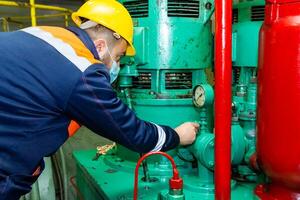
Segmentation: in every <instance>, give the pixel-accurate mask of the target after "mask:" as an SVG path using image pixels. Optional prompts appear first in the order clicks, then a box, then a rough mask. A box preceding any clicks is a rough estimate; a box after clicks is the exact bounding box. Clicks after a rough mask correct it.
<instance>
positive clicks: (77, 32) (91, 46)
mask: <svg viewBox="0 0 300 200" xmlns="http://www.w3.org/2000/svg"><path fill="white" fill-rule="evenodd" d="M67 30H69V31H71V32H72V33H74V34H75V35H76V36H77V37H78V38H79V39H80V40H81V41H82V42H83V44H84V45H85V46H86V47H87V48H88V49H89V50H90V51H91V53H92V54H93V56H94V58H95V59H97V60H100V58H99V55H98V52H97V49H96V47H95V45H94V42H93V41H92V39H91V38H90V36H89V35H88V34H87V32H85V31H84V30H82V29H80V28H78V27H73V26H70V27H67Z"/></svg>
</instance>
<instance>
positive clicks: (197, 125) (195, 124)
mask: <svg viewBox="0 0 300 200" xmlns="http://www.w3.org/2000/svg"><path fill="white" fill-rule="evenodd" d="M191 124H192V125H193V126H194V127H195V128H196V129H199V127H200V124H198V123H196V122H191Z"/></svg>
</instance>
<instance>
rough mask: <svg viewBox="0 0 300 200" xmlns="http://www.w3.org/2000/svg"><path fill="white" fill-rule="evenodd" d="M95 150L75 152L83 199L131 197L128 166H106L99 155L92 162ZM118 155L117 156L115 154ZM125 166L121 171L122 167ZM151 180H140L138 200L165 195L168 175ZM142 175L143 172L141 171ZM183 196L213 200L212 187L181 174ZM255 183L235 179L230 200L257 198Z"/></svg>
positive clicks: (79, 185) (187, 198)
mask: <svg viewBox="0 0 300 200" xmlns="http://www.w3.org/2000/svg"><path fill="white" fill-rule="evenodd" d="M95 153H96V151H95V150H88V151H78V152H75V153H74V157H75V160H76V165H77V176H76V178H77V185H78V187H79V189H80V193H81V194H82V196H83V197H84V199H89V200H94V199H95V200H96V199H97V200H99V199H109V200H113V199H122V200H126V199H133V180H134V174H133V170H132V172H128V168H127V169H126V167H124V168H122V167H120V166H122V162H120V166H119V168H115V167H114V166H113V167H112V166H111V165H108V164H107V162H106V161H105V157H104V156H103V157H100V158H99V159H98V160H97V161H93V160H92V158H93V157H94V156H95ZM116 158H117V157H116ZM122 169H124V170H122ZM150 176H151V177H155V179H154V180H155V181H154V182H147V183H145V182H143V181H141V180H140V182H139V196H138V199H144V200H145V199H149V200H150V199H152V200H153V199H162V196H164V195H161V194H166V193H167V191H168V187H169V186H168V180H169V178H170V175H169V174H166V175H165V176H156V175H155V176H153V175H152V174H151V173H150ZM140 177H141V178H142V174H140ZM183 180H184V184H185V185H184V195H185V199H186V200H193V199H195V200H196V199H197V200H199V199H201V200H212V199H214V187H213V186H210V187H209V188H207V189H206V190H205V189H202V190H201V191H200V192H199V190H195V189H193V188H191V187H189V186H190V185H192V184H194V185H199V183H197V179H196V178H195V175H187V174H186V175H184V176H183ZM254 187H255V185H254V184H249V183H239V182H237V183H236V184H234V186H233V187H232V193H231V196H232V198H231V199H236V200H241V199H243V200H248V199H249V200H250V199H251V200H252V199H257V197H256V196H255V195H254V193H253V190H254Z"/></svg>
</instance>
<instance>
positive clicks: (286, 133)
mask: <svg viewBox="0 0 300 200" xmlns="http://www.w3.org/2000/svg"><path fill="white" fill-rule="evenodd" d="M259 48H260V49H259V51H260V52H259V68H258V84H259V87H258V88H259V89H258V119H257V120H258V121H257V126H258V133H257V156H258V162H259V164H260V166H261V168H262V169H263V171H264V173H265V174H266V175H267V176H268V177H269V178H270V183H269V184H265V185H260V186H258V187H257V189H256V194H257V195H258V196H259V197H260V198H261V199H278V200H289V199H300V0H266V19H265V22H264V24H263V26H262V29H261V32H260V47H259Z"/></svg>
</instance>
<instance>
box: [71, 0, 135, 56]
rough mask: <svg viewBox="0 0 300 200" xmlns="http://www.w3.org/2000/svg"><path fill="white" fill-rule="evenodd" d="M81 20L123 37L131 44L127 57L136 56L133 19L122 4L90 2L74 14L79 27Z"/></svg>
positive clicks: (105, 0) (104, 0) (101, 1)
mask: <svg viewBox="0 0 300 200" xmlns="http://www.w3.org/2000/svg"><path fill="white" fill-rule="evenodd" d="M81 18H85V19H88V20H91V21H93V22H96V23H98V24H100V25H102V26H105V27H106V28H109V29H110V30H112V31H114V32H116V33H117V34H119V35H120V36H122V37H123V38H124V39H125V40H126V41H127V42H128V44H129V45H128V47H127V50H126V55H128V56H133V55H135V49H134V46H133V44H132V40H133V22H132V18H131V16H130V14H129V12H128V11H127V10H126V8H125V7H124V6H123V5H122V4H121V3H119V2H117V1H116V0H89V1H87V2H85V3H84V4H83V5H82V6H81V7H80V8H79V9H78V11H77V12H74V13H73V14H72V19H73V21H74V23H75V24H76V25H77V26H80V25H81V24H82V23H83V22H82V19H81Z"/></svg>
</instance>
